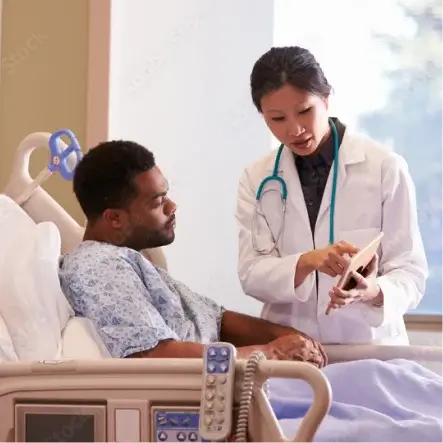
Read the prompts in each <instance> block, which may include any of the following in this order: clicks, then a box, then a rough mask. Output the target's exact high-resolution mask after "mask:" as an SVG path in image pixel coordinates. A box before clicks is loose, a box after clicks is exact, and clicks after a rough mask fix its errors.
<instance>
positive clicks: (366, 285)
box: [326, 254, 382, 315]
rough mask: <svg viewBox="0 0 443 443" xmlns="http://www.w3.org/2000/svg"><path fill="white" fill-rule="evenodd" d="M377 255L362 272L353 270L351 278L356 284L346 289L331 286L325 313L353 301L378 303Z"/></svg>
mask: <svg viewBox="0 0 443 443" xmlns="http://www.w3.org/2000/svg"><path fill="white" fill-rule="evenodd" d="M377 273H378V255H377V254H376V255H375V256H374V257H373V258H372V260H371V262H370V263H369V265H368V266H367V267H366V269H365V270H364V271H363V273H362V274H359V273H358V272H355V271H353V272H352V278H353V279H354V281H355V283H356V285H355V287H354V288H352V289H349V290H346V289H339V288H337V286H333V287H332V289H331V291H330V292H329V297H330V299H331V300H330V302H329V306H328V309H327V310H326V315H327V314H328V313H329V311H330V310H331V309H338V308H342V307H343V306H346V305H350V304H351V303H355V302H372V303H378V302H380V301H382V300H380V298H381V297H380V288H379V286H378V284H377Z"/></svg>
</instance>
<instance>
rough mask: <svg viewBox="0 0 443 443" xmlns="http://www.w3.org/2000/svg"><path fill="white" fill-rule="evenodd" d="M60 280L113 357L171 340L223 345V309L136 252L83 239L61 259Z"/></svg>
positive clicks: (74, 304) (77, 311) (124, 355)
mask: <svg viewBox="0 0 443 443" xmlns="http://www.w3.org/2000/svg"><path fill="white" fill-rule="evenodd" d="M59 276H60V282H61V286H62V289H63V292H64V293H65V295H66V297H67V298H68V300H69V302H70V303H71V305H72V307H73V309H74V311H75V314H76V315H77V316H79V317H86V318H88V319H90V320H91V321H92V322H93V324H94V326H95V327H96V329H97V331H98V333H99V335H100V337H101V339H102V340H103V342H104V343H105V345H106V347H107V348H108V350H109V352H110V354H111V355H112V357H114V358H123V357H127V356H129V355H131V354H134V353H136V352H141V351H147V350H150V349H152V348H154V347H155V346H157V344H158V343H159V342H161V341H162V340H167V339H173V340H177V341H188V342H199V343H203V344H206V343H212V342H215V341H219V337H220V324H221V318H222V315H223V312H224V309H223V307H221V306H219V305H218V304H217V303H215V302H214V301H212V300H211V299H209V298H206V297H203V296H201V295H199V294H196V293H195V292H193V291H191V290H190V289H189V288H188V287H187V286H185V285H184V284H182V283H180V282H178V281H176V280H174V279H173V278H172V277H171V276H170V275H169V274H168V273H167V272H165V271H164V270H162V269H160V268H157V267H156V266H154V265H153V264H152V263H150V262H149V261H148V260H147V259H146V258H145V257H144V256H143V255H142V254H140V253H139V252H136V251H134V250H132V249H129V248H124V247H117V246H113V245H110V244H106V243H99V242H94V241H85V242H83V243H82V244H80V245H79V246H78V248H77V249H75V250H74V251H73V252H72V253H70V254H67V255H65V256H63V257H62V258H61V260H60V269H59Z"/></svg>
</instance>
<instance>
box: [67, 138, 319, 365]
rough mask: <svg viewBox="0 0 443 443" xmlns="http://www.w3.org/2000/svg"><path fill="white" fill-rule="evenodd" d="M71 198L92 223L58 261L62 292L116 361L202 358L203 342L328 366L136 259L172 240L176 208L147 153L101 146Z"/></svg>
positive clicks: (308, 342) (315, 353)
mask: <svg viewBox="0 0 443 443" xmlns="http://www.w3.org/2000/svg"><path fill="white" fill-rule="evenodd" d="M74 192H75V195H76V196H77V199H78V201H79V203H80V206H81V207H82V209H83V212H84V213H85V215H86V217H87V219H88V223H87V227H86V231H85V235H84V241H83V242H82V243H81V244H80V245H79V247H78V248H77V249H76V250H74V251H73V252H72V253H70V254H68V255H66V256H64V257H63V258H62V259H61V261H60V271H59V272H60V280H61V285H62V288H63V291H64V293H65V295H66V296H67V298H68V300H69V301H70V303H71V304H72V306H73V308H74V310H75V313H76V315H77V316H81V317H86V318H89V319H90V320H91V321H92V322H93V323H94V325H95V327H96V328H97V331H98V333H99V335H100V336H101V338H102V340H103V341H104V343H105V345H106V346H107V348H108V350H109V352H110V353H111V355H112V356H113V357H115V358H124V357H139V358H140V357H141V358H153V357H191V358H192V357H197V358H198V357H202V355H203V344H206V343H210V342H215V341H227V342H230V343H232V344H234V345H235V346H236V347H237V348H238V355H239V357H240V358H242V357H248V356H249V355H250V354H251V353H252V352H253V351H256V350H261V351H263V352H264V353H265V355H266V356H267V358H269V359H279V360H303V361H307V362H310V363H313V364H315V365H316V366H318V367H323V366H324V365H325V364H326V356H325V353H324V351H323V348H322V347H321V345H320V344H319V343H317V342H315V341H314V340H312V339H311V338H310V337H307V336H306V335H304V334H302V333H301V332H298V331H296V330H294V329H292V328H289V327H283V326H279V325H276V324H272V323H270V322H268V321H265V320H261V319H258V318H254V317H250V316H246V315H242V314H239V313H236V312H232V311H228V310H225V309H223V307H221V306H219V305H218V304H217V303H215V302H214V301H212V300H211V299H209V298H206V297H204V296H201V295H199V294H196V293H195V292H193V291H192V290H190V289H189V288H188V287H186V286H185V285H184V284H183V283H180V282H178V281H176V280H174V279H173V278H172V277H171V276H170V275H169V274H168V273H167V272H165V271H163V270H162V269H159V268H157V267H155V266H154V265H153V264H152V263H150V262H149V261H148V260H147V259H146V258H145V257H144V256H143V255H142V254H141V253H140V252H139V251H141V250H142V249H146V248H155V247H159V246H164V245H168V244H170V243H172V242H173V241H174V237H175V235H174V228H175V222H176V219H175V210H176V206H175V204H174V202H172V201H171V200H170V199H169V197H168V195H167V193H168V183H167V181H166V179H165V178H164V176H163V175H162V173H161V171H160V169H159V168H158V167H157V166H156V165H155V160H154V156H153V154H152V153H151V152H149V151H148V150H147V149H145V148H144V147H142V146H140V145H138V144H136V143H133V142H126V141H110V142H105V143H102V144H100V145H99V146H97V147H96V148H94V149H92V150H91V151H89V152H88V154H86V155H85V156H84V158H83V160H82V161H81V162H80V164H79V165H78V167H77V169H76V171H75V176H74ZM203 209H204V208H203V207H202V210H203Z"/></svg>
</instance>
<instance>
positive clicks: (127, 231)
mask: <svg viewBox="0 0 443 443" xmlns="http://www.w3.org/2000/svg"><path fill="white" fill-rule="evenodd" d="M134 185H135V186H136V187H137V189H138V195H137V196H136V197H135V198H134V199H133V200H132V202H131V204H130V205H129V207H128V209H127V210H118V211H116V212H115V213H114V215H113V219H112V223H113V227H114V228H117V229H118V230H119V231H120V235H121V242H119V244H120V245H121V246H127V247H129V248H132V249H135V250H137V251H140V250H142V249H147V248H157V247H160V246H165V245H169V244H170V243H172V242H173V241H174V239H175V210H176V205H175V203H174V202H173V201H172V200H170V199H169V197H168V196H167V192H168V190H169V186H168V182H167V181H166V179H165V177H164V176H163V174H162V173H161V171H160V169H158V168H157V167H156V166H155V167H154V168H152V169H150V170H149V171H147V172H143V173H141V174H139V175H138V176H136V177H135V179H134ZM111 211H112V210H111Z"/></svg>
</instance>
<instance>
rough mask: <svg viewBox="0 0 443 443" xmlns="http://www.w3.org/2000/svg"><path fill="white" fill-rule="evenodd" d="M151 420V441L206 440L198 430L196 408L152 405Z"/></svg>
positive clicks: (197, 412)
mask: <svg viewBox="0 0 443 443" xmlns="http://www.w3.org/2000/svg"><path fill="white" fill-rule="evenodd" d="M152 421H153V423H152V434H153V435H152V441H157V442H170V441H174V442H177V441H178V442H182V441H186V442H188V441H191V442H193V441H208V440H203V439H202V438H201V437H200V435H199V432H198V422H199V409H198V408H192V407H189V408H186V407H183V408H178V407H177V408H175V407H171V408H161V407H153V408H152Z"/></svg>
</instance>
